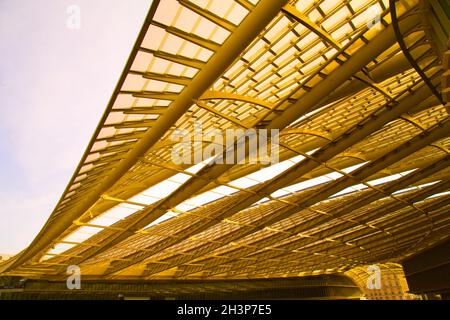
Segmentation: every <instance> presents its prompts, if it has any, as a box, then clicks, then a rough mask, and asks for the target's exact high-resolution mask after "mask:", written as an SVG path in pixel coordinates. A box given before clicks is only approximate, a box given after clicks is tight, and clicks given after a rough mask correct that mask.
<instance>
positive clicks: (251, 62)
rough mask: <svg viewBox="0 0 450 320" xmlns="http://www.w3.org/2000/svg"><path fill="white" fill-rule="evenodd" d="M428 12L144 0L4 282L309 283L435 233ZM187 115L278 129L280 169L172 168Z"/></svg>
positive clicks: (449, 225) (440, 115)
mask: <svg viewBox="0 0 450 320" xmlns="http://www.w3.org/2000/svg"><path fill="white" fill-rule="evenodd" d="M435 2H436V1H430V3H432V4H433V5H434V4H435ZM436 3H437V2H436ZM433 5H429V6H426V5H425V4H424V3H418V2H417V1H414V0H408V1H400V2H398V3H397V4H396V7H395V13H396V15H397V16H398V21H395V20H396V19H395V18H394V23H393V19H392V9H393V8H390V7H389V1H376V0H350V1H335V0H319V1H309V0H307V1H305V0H299V1H295V0H293V1H286V0H284V1H283V0H260V1H256V0H209V1H203V0H190V1H188V0H178V1H177V0H161V1H154V2H153V4H152V7H151V9H150V12H149V14H148V17H147V18H146V21H145V23H144V25H143V27H142V30H141V32H140V34H139V36H138V38H137V41H136V45H135V47H134V48H133V50H132V52H131V55H130V58H129V60H128V62H127V64H126V66H125V69H124V71H123V74H122V76H121V78H120V79H119V82H118V85H117V88H116V90H115V91H114V93H113V95H112V97H111V100H110V103H109V104H108V106H107V108H106V111H105V113H104V116H103V117H102V119H101V121H100V123H99V126H98V128H97V130H96V132H95V133H94V135H93V138H92V140H91V142H90V144H89V146H88V148H87V150H86V152H85V154H84V156H83V158H82V160H81V162H80V164H79V166H78V168H77V169H76V171H75V173H74V175H73V178H72V179H71V181H70V182H69V184H68V186H67V188H66V190H65V191H64V193H63V195H62V197H61V199H60V201H59V202H58V204H57V205H56V207H55V209H54V211H53V212H52V214H51V215H50V218H49V220H48V222H47V223H46V225H45V226H44V228H43V229H42V231H41V232H40V233H39V235H38V236H37V237H36V239H35V240H34V241H33V243H32V244H31V245H30V246H29V247H28V248H27V249H26V250H24V251H23V252H21V253H20V254H19V255H17V256H16V257H14V258H13V259H11V260H9V261H7V262H6V263H4V264H3V265H0V271H3V274H9V275H22V276H27V277H37V278H58V277H62V276H65V274H66V268H67V266H69V265H79V266H80V267H81V268H82V273H83V275H84V276H87V277H92V278H111V279H121V278H145V279H153V278H179V279H186V278H191V277H199V278H241V277H245V278H261V277H276V276H295V275H308V274H323V273H334V272H340V271H344V270H347V269H349V268H351V267H354V266H359V265H366V264H370V263H376V262H385V261H391V262H398V261H401V260H402V259H403V258H405V257H406V256H408V255H412V254H414V253H416V252H419V251H421V250H423V249H424V248H426V247H427V246H429V245H432V244H434V243H436V242H439V241H442V240H443V239H447V238H448V237H449V235H450V232H449V230H450V216H449V215H448V212H449V208H450V197H449V195H448V189H449V181H448V178H449V173H450V171H449V168H448V163H449V147H450V139H449V132H450V130H449V129H450V125H449V122H448V108H447V109H446V107H445V105H444V104H443V103H445V102H444V101H443V100H442V97H441V96H436V95H435V94H434V92H433V90H436V91H438V92H440V91H443V90H445V86H446V84H447V83H448V81H447V82H446V81H442V84H443V85H441V80H442V79H448V72H447V73H446V74H447V78H445V75H444V76H443V74H444V71H445V70H444V67H445V66H443V64H442V60H445V59H447V58H446V57H447V56H445V54H444V55H442V53H441V51H439V50H438V49H436V48H435V47H433V41H430V39H431V37H430V34H429V28H428V27H427V26H428V25H427V23H429V22H427V21H424V20H423V17H424V15H423V14H422V13H423V10H428V11H433V10H434V11H433V14H435V15H438V14H439V6H438V5H436V6H435V7H433ZM430 16H432V15H431V14H430V15H428V17H430ZM447 22H448V20H447ZM396 27H398V30H400V31H401V34H402V39H401V40H399V39H398V33H397V34H396ZM444 29H445V28H444ZM398 30H397V31H398ZM426 30H428V31H426ZM397 41H401V42H402V44H403V45H404V46H406V48H407V52H405V50H404V49H405V48H401V47H400V46H399V44H398V43H397ZM405 54H406V56H405ZM408 56H409V58H411V57H412V58H413V60H414V64H411V61H410V59H408ZM447 66H448V64H447ZM430 84H431V86H432V88H431V87H430ZM444 98H445V95H444ZM195 121H197V122H201V123H202V124H203V128H204V130H208V129H209V130H210V129H212V128H214V129H216V130H218V131H219V132H225V130H226V129H249V128H267V129H279V130H280V136H279V144H280V146H279V157H280V162H279V163H275V164H271V165H269V166H267V165H266V166H265V165H262V164H260V163H258V164H236V165H233V164H215V163H208V162H207V161H204V162H201V163H198V164H196V165H188V164H181V165H176V164H174V163H173V161H171V154H172V149H173V147H174V141H173V139H171V136H172V134H173V133H174V132H175V130H177V129H178V130H179V129H184V130H186V131H185V132H186V134H192V135H193V134H194V132H193V130H194V127H195V126H194V122H195ZM211 143H214V141H211V140H208V139H201V140H196V141H195V142H192V144H193V145H195V146H199V145H202V146H204V147H206V146H208V145H211ZM217 156H220V155H217Z"/></svg>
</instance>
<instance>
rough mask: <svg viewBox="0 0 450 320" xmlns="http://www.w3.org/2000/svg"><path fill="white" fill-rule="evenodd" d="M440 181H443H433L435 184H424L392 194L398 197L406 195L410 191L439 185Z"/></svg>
mask: <svg viewBox="0 0 450 320" xmlns="http://www.w3.org/2000/svg"><path fill="white" fill-rule="evenodd" d="M440 181H441V180H438V181H433V182H429V183H424V184H421V185H418V186H414V187H409V188H405V189H401V190H397V191H395V192H393V193H392V194H393V195H397V194H402V193H405V192H408V191H413V190H420V189H422V188H425V187H429V186H432V185H433V184H436V183H438V182H440Z"/></svg>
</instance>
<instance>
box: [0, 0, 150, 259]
mask: <svg viewBox="0 0 450 320" xmlns="http://www.w3.org/2000/svg"><path fill="white" fill-rule="evenodd" d="M150 4H151V0H128V1H124V0H71V1H67V0H0V253H10V254H11V253H12V254H13V253H17V252H18V251H20V250H22V249H24V248H25V247H26V246H27V245H28V244H29V243H30V242H31V241H32V240H33V238H34V236H35V235H36V234H37V233H38V231H39V230H40V229H41V228H42V226H43V224H44V223H45V221H46V220H47V218H48V216H49V215H50V213H51V211H52V210H53V208H54V206H55V205H56V202H57V201H58V199H59V197H60V196H61V194H62V192H63V190H64V188H65V187H66V184H67V183H68V181H69V179H70V177H71V175H72V173H73V171H74V170H75V167H76V165H77V164H78V162H79V160H80V158H81V156H82V154H83V152H84V149H85V148H86V146H87V144H88V142H89V139H90V138H91V135H92V133H93V132H94V129H95V127H96V125H97V123H98V121H99V120H100V117H101V115H102V113H103V111H104V109H105V108H106V104H107V102H108V100H109V98H110V96H111V93H112V92H113V89H114V87H115V85H116V83H117V81H118V79H119V76H120V74H121V72H122V69H123V67H124V65H125V62H126V60H127V58H128V55H129V53H130V52H131V48H132V47H133V44H134V41H135V39H136V37H137V35H138V32H139V30H140V27H141V26H142V23H143V20H144V18H145V16H146V14H147V11H148V9H149V6H150ZM71 5H77V6H78V7H79V8H80V10H81V28H80V29H79V30H70V29H69V28H67V26H66V22H67V19H68V17H69V14H67V13H66V10H67V8H68V7H69V6H71Z"/></svg>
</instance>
